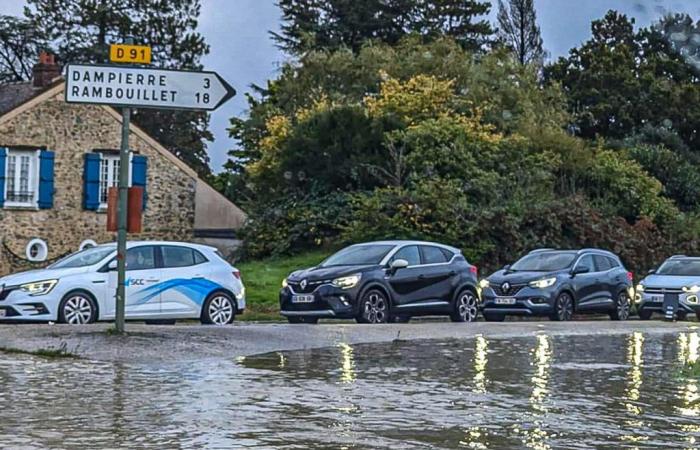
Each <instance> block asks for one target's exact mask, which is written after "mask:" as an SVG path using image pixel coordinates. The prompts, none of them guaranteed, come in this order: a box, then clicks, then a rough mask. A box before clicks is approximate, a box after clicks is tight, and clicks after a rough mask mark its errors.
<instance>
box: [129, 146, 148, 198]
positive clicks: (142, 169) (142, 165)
mask: <svg viewBox="0 0 700 450" xmlns="http://www.w3.org/2000/svg"><path fill="white" fill-rule="evenodd" d="M147 172H148V158H147V157H145V156H143V155H134V156H133V157H132V159H131V185H132V186H134V187H141V188H143V209H146V200H147V199H148V194H147V193H146V180H147V179H148V176H147Z"/></svg>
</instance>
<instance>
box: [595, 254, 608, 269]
mask: <svg viewBox="0 0 700 450" xmlns="http://www.w3.org/2000/svg"><path fill="white" fill-rule="evenodd" d="M593 259H595V266H596V268H597V269H598V272H607V271H608V270H610V269H611V268H612V266H611V265H610V259H609V258H607V257H605V256H601V255H595V256H594V257H593Z"/></svg>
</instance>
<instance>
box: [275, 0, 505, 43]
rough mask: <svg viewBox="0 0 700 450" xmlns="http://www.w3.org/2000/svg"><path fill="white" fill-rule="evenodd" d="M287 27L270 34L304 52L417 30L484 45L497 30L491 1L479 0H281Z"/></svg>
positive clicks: (396, 38)
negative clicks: (493, 25) (491, 21)
mask: <svg viewBox="0 0 700 450" xmlns="http://www.w3.org/2000/svg"><path fill="white" fill-rule="evenodd" d="M279 7H280V9H281V10H282V27H281V29H282V31H281V33H274V32H273V33H271V34H272V37H273V39H274V40H275V41H276V42H277V44H278V45H279V46H280V48H282V49H284V50H285V51H287V52H289V53H291V54H294V55H302V54H304V53H307V52H309V51H312V50H331V51H332V50H338V49H341V48H348V49H350V50H352V51H353V53H358V52H359V51H360V49H361V47H362V45H363V44H364V43H365V42H367V41H371V40H374V41H379V42H384V43H387V44H390V45H394V44H396V43H397V42H399V41H400V40H401V38H402V37H403V36H405V35H406V34H410V33H415V34H418V35H420V36H422V37H423V38H424V39H425V40H426V41H430V40H434V39H436V38H438V37H439V36H444V35H447V36H452V37H453V38H454V39H455V40H457V41H458V42H459V43H460V44H461V45H462V46H463V47H464V48H466V49H470V50H479V49H481V48H482V47H483V45H484V44H485V43H486V42H487V41H488V39H489V37H490V36H491V35H492V34H493V30H492V29H491V25H490V24H489V22H488V20H486V19H484V18H483V17H484V16H486V15H488V13H489V11H490V9H491V6H490V4H489V3H488V2H486V1H480V0H280V1H279Z"/></svg>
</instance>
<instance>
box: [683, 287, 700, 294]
mask: <svg viewBox="0 0 700 450" xmlns="http://www.w3.org/2000/svg"><path fill="white" fill-rule="evenodd" d="M683 292H690V293H691V294H697V293H698V292H700V286H698V285H695V286H690V287H688V286H684V287H683Z"/></svg>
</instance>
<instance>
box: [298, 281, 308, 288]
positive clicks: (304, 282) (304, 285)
mask: <svg viewBox="0 0 700 450" xmlns="http://www.w3.org/2000/svg"><path fill="white" fill-rule="evenodd" d="M299 286H301V288H302V289H306V280H301V283H299Z"/></svg>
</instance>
